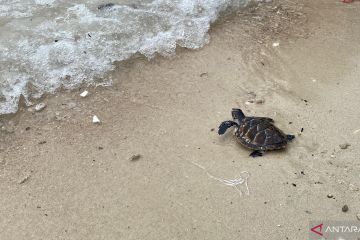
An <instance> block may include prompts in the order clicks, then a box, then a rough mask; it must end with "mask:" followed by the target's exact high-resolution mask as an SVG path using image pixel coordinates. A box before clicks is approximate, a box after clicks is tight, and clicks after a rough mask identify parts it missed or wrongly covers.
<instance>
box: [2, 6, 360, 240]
mask: <svg viewBox="0 0 360 240" xmlns="http://www.w3.org/2000/svg"><path fill="white" fill-rule="evenodd" d="M359 11H360V3H358V2H354V3H353V4H342V3H340V2H338V1H335V0H334V1H329V0H317V1H310V0H304V1H301V3H294V2H291V1H283V0H281V1H280V0H279V1H273V2H272V3H269V4H268V5H266V6H265V7H263V8H259V9H256V8H250V9H247V10H243V11H241V12H239V13H238V14H235V15H234V16H228V17H226V18H224V19H222V20H221V21H219V22H218V23H217V24H216V25H215V26H214V27H213V28H212V30H211V32H210V35H211V42H210V44H209V45H207V46H206V47H204V48H203V49H201V50H198V51H188V50H184V49H181V50H179V51H178V53H177V55H176V56H174V57H173V58H171V59H163V58H155V59H153V60H151V61H147V60H144V59H141V58H139V59H134V60H133V61H129V62H127V63H124V64H119V66H118V68H117V70H116V71H115V72H114V73H113V79H114V80H113V81H114V85H113V86H112V87H109V88H89V89H88V90H89V91H90V95H89V96H88V97H86V98H81V97H80V96H79V93H81V92H82V91H83V90H84V89H78V90H76V91H71V92H63V93H60V94H57V95H56V96H50V97H46V98H45V99H43V101H44V102H46V104H47V108H46V109H44V110H43V111H41V112H30V111H28V110H27V109H24V108H23V109H22V110H21V111H20V113H19V114H17V115H16V116H12V117H11V118H10V120H11V121H10V123H8V122H7V121H6V123H5V126H3V130H2V131H1V138H0V139H1V140H0V144H1V145H0V192H1V195H0V212H1V216H0V239H4V240H5V239H6V240H7V239H16V240H20V239H27V240H29V239H89V240H90V239H157V240H159V239H305V238H307V236H308V233H309V227H308V225H309V221H310V220H356V219H357V217H356V215H357V214H358V213H360V203H359V193H360V192H359V187H360V185H359V180H360V160H359V154H360V150H359V149H360V148H359V138H360V130H359V129H360V123H359V119H360V108H359V105H360V98H359V97H358V94H359V92H360V81H359V76H360V68H359V63H360V50H359V49H360V42H359V41H358V39H360V27H359V26H360V16H359ZM274 43H278V46H277V44H275V45H274ZM256 101H258V102H257V103H256ZM232 107H239V108H242V109H243V110H244V112H245V114H247V115H257V116H267V117H271V118H273V119H274V120H275V122H276V125H277V126H278V127H280V128H281V129H283V130H284V131H285V132H286V133H292V134H295V135H296V139H295V141H294V142H292V143H291V144H290V145H289V146H288V148H287V149H286V150H285V151H276V152H268V153H266V154H265V156H264V157H261V158H255V159H253V158H250V157H249V156H248V155H249V153H250V151H249V150H247V149H244V148H243V147H241V146H240V145H239V144H238V143H237V142H236V140H235V139H234V137H232V136H231V133H229V134H227V135H226V136H224V137H219V136H218V135H217V133H216V130H217V127H218V124H219V123H220V122H221V121H223V120H226V119H229V118H230V117H231V116H230V110H231V108H232ZM93 115H97V116H98V117H99V119H100V120H101V124H93V123H92V116H93ZM301 129H303V132H301ZM344 143H349V144H350V146H349V147H348V148H347V149H341V148H340V147H339V145H340V144H344ZM137 154H140V155H141V157H140V158H139V159H137V160H133V161H131V157H132V156H133V155H137ZM244 171H246V172H248V174H249V176H248V178H247V181H246V182H247V187H246V185H245V183H242V184H239V185H237V189H236V188H234V187H231V186H228V185H226V183H227V182H225V181H224V180H234V179H239V177H241V176H242V177H245V176H247V175H246V174H245V173H241V172H244ZM240 180H244V178H242V179H240ZM247 190H248V191H247ZM329 194H331V195H332V196H333V197H332V198H329V197H328V195H329ZM345 204H347V205H348V206H349V211H348V212H346V213H344V212H342V210H341V209H342V207H343V205H345ZM356 221H357V220H356Z"/></svg>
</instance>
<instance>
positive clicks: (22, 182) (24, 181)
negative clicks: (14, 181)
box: [19, 175, 31, 184]
mask: <svg viewBox="0 0 360 240" xmlns="http://www.w3.org/2000/svg"><path fill="white" fill-rule="evenodd" d="M30 177H31V176H30V175H28V176H26V177H24V178H23V179H22V180H21V181H20V182H19V184H24V183H26V182H27V181H28V180H29V179H30Z"/></svg>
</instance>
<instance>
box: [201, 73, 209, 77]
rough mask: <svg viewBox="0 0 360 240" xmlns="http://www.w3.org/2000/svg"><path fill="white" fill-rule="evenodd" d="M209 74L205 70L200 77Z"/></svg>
mask: <svg viewBox="0 0 360 240" xmlns="http://www.w3.org/2000/svg"><path fill="white" fill-rule="evenodd" d="M207 75H208V73H207V72H203V73H201V74H200V77H205V76H207Z"/></svg>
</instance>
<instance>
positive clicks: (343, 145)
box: [339, 143, 351, 149]
mask: <svg viewBox="0 0 360 240" xmlns="http://www.w3.org/2000/svg"><path fill="white" fill-rule="evenodd" d="M350 146H351V144H349V143H343V144H340V145H339V147H340V148H341V149H347V148H348V147H350Z"/></svg>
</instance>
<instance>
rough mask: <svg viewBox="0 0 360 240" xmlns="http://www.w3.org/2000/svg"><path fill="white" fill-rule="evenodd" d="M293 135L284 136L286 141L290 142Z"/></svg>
mask: <svg viewBox="0 0 360 240" xmlns="http://www.w3.org/2000/svg"><path fill="white" fill-rule="evenodd" d="M294 138H295V135H286V140H288V142H291V141H292V140H294Z"/></svg>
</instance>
